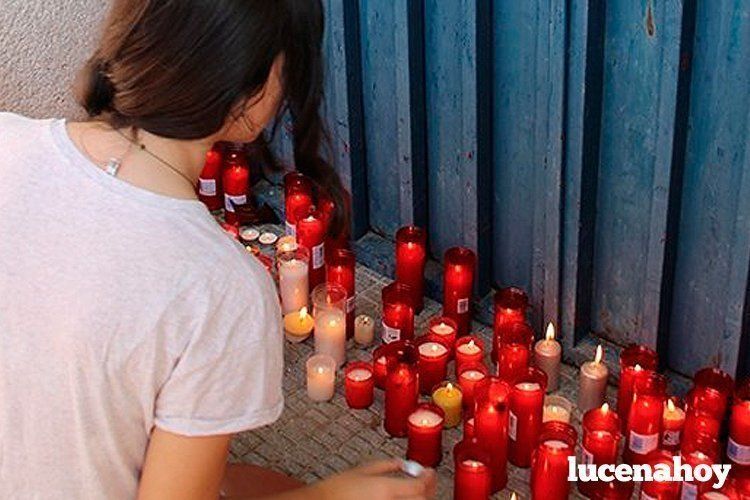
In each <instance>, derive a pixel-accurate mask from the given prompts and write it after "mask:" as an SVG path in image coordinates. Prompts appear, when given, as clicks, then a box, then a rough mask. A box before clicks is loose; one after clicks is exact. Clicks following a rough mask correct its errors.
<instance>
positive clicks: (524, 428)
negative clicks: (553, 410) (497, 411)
mask: <svg viewBox="0 0 750 500" xmlns="http://www.w3.org/2000/svg"><path fill="white" fill-rule="evenodd" d="M546 387H547V375H546V374H545V373H544V372H543V371H541V370H540V369H538V368H536V367H533V366H530V367H527V368H526V370H525V371H524V372H523V373H522V374H521V375H520V376H518V377H517V378H516V379H515V383H514V385H513V387H512V388H511V391H510V404H509V406H508V408H509V411H508V439H509V441H508V460H509V461H510V463H512V464H513V465H515V466H517V467H529V466H531V451H532V450H533V449H534V446H535V444H536V441H537V438H538V437H539V430H540V429H541V427H542V406H543V405H544V393H545V391H546Z"/></svg>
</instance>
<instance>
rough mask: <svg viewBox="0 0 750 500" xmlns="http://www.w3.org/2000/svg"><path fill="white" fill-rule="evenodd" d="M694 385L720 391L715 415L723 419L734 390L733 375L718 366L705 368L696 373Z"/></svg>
mask: <svg viewBox="0 0 750 500" xmlns="http://www.w3.org/2000/svg"><path fill="white" fill-rule="evenodd" d="M693 385H694V386H695V387H697V388H698V387H700V388H710V389H713V390H714V391H716V392H717V393H718V397H717V398H716V399H717V402H716V404H715V406H716V414H715V416H716V418H718V419H719V420H723V419H724V415H725V414H726V411H727V407H728V406H729V399H730V398H731V396H732V391H733V390H734V379H732V376H731V375H729V374H728V373H726V372H725V371H723V370H720V369H718V368H703V369H701V370H698V371H697V372H696V373H695V376H694V377H693Z"/></svg>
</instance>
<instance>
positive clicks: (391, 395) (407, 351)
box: [383, 341, 419, 437]
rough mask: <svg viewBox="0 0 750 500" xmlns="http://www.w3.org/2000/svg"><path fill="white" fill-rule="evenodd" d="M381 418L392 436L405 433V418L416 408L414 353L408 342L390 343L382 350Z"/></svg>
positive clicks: (417, 384) (415, 354)
mask: <svg viewBox="0 0 750 500" xmlns="http://www.w3.org/2000/svg"><path fill="white" fill-rule="evenodd" d="M385 357H386V365H387V370H388V372H387V374H386V379H385V418H384V420H383V427H384V428H385V431H386V432H387V433H388V434H390V435H391V436H394V437H404V436H406V434H407V420H408V419H409V415H411V414H412V412H414V409H415V408H416V407H417V399H418V397H419V382H418V375H417V353H416V349H415V347H414V345H413V344H412V343H411V342H409V341H397V342H392V343H391V344H389V345H388V346H387V348H386V352H385Z"/></svg>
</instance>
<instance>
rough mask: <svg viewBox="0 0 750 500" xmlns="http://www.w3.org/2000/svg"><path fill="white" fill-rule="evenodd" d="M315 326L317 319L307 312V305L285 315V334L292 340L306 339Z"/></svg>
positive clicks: (300, 340)
mask: <svg viewBox="0 0 750 500" xmlns="http://www.w3.org/2000/svg"><path fill="white" fill-rule="evenodd" d="M314 326H315V320H313V317H312V316H310V315H309V314H308V313H307V308H306V307H303V308H302V309H300V310H299V311H294V312H290V313H289V314H287V315H286V316H284V334H285V335H286V338H287V339H288V340H291V341H292V342H302V341H303V340H305V339H306V338H307V337H309V336H310V333H311V332H312V330H313V327H314Z"/></svg>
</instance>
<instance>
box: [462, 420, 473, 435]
mask: <svg viewBox="0 0 750 500" xmlns="http://www.w3.org/2000/svg"><path fill="white" fill-rule="evenodd" d="M473 437H474V417H471V418H465V419H464V439H465V440H466V439H471V438H473Z"/></svg>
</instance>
